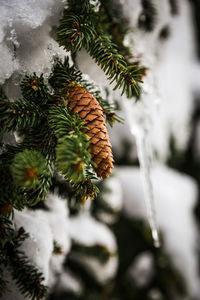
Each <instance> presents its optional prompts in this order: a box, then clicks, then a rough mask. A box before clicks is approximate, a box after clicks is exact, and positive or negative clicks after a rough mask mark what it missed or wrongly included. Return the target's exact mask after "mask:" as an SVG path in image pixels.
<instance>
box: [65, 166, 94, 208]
mask: <svg viewBox="0 0 200 300" xmlns="http://www.w3.org/2000/svg"><path fill="white" fill-rule="evenodd" d="M87 178H88V179H87V180H86V181H84V182H80V183H78V184H74V183H72V182H71V186H70V187H71V189H72V191H73V192H74V195H75V197H76V202H77V203H78V204H84V203H85V202H86V200H87V199H88V198H90V199H92V200H93V199H94V198H95V197H96V195H97V194H98V193H99V189H98V187H97V186H96V185H95V184H94V183H93V182H92V179H97V178H96V177H95V176H94V173H92V172H91V173H90V172H89V173H88V170H87Z"/></svg>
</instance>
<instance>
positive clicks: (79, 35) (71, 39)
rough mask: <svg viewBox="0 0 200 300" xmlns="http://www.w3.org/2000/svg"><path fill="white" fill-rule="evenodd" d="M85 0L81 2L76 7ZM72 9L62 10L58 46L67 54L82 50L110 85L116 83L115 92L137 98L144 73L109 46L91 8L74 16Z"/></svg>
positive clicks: (109, 43) (106, 37)
mask: <svg viewBox="0 0 200 300" xmlns="http://www.w3.org/2000/svg"><path fill="white" fill-rule="evenodd" d="M83 3H87V4H88V5H90V4H89V2H88V1H87V0H85V1H81V3H80V4H79V7H80V8H81V5H83ZM72 10H73V8H72V7H71V6H70V9H68V10H65V12H64V16H63V18H62V20H61V21H60V26H59V27H58V30H57V39H58V42H59V44H60V46H64V47H65V49H66V50H67V51H77V50H80V49H81V48H85V49H86V51H87V52H89V54H90V55H91V57H92V58H93V59H94V60H95V61H96V62H97V64H98V65H99V66H100V67H101V68H102V70H103V71H104V72H105V74H106V75H107V76H108V80H110V83H112V82H114V81H115V86H114V90H115V89H117V88H119V89H121V90H122V93H121V94H124V93H126V95H127V97H132V96H139V94H140V92H141V88H140V86H139V83H141V82H142V80H141V78H142V76H143V73H144V69H143V68H139V67H138V66H137V65H131V66H128V64H127V62H126V61H125V59H124V57H123V56H122V55H120V54H119V53H118V50H117V46H116V45H115V44H114V43H112V40H111V38H110V36H109V35H108V34H107V33H106V32H104V30H103V27H101V26H100V24H99V19H98V17H99V15H98V14H97V13H96V12H95V11H94V9H93V7H92V6H90V9H89V12H88V10H85V11H84V9H83V7H82V9H81V11H82V13H81V14H80V13H79V14H76V11H72Z"/></svg>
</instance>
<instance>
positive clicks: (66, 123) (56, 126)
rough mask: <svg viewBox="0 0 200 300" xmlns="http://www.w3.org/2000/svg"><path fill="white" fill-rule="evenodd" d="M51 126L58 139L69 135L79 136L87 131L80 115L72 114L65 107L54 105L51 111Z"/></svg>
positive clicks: (49, 119) (49, 118) (49, 120)
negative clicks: (83, 131)
mask: <svg viewBox="0 0 200 300" xmlns="http://www.w3.org/2000/svg"><path fill="white" fill-rule="evenodd" d="M48 122H49V126H50V128H51V129H52V131H53V132H54V134H55V135H56V137H57V138H58V139H60V138H63V137H65V136H67V135H69V134H73V133H74V134H79V133H80V132H81V131H82V130H84V129H85V127H84V121H83V120H82V119H81V118H79V116H78V114H77V113H75V114H73V115H71V114H70V110H69V109H68V108H67V107H66V106H65V105H53V106H52V107H51V109H50V110H49V117H48Z"/></svg>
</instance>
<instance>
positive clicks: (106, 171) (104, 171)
mask: <svg viewBox="0 0 200 300" xmlns="http://www.w3.org/2000/svg"><path fill="white" fill-rule="evenodd" d="M66 102H67V105H68V106H69V107H70V108H71V112H72V114H73V113H75V112H78V114H79V117H80V118H81V119H84V120H85V124H84V125H85V126H86V127H87V129H86V130H85V133H86V134H87V135H88V136H89V137H90V142H91V143H90V147H89V151H90V153H91V156H92V160H93V161H94V162H95V163H96V165H97V167H96V170H95V171H96V173H97V176H98V177H102V178H107V177H108V176H109V175H110V173H111V169H112V168H113V154H112V150H111V143H110V138H109V135H108V131H107V128H106V122H105V118H104V116H103V109H102V108H101V106H100V105H99V102H98V101H97V100H96V99H95V98H94V96H93V95H92V94H91V93H89V92H88V91H87V90H86V89H84V88H83V87H82V86H79V85H76V86H72V87H70V89H69V93H68V95H67V100H66Z"/></svg>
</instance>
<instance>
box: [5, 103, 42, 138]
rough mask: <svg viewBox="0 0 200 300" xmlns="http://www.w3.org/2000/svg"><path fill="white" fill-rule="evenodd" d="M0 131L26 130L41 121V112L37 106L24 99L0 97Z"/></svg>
mask: <svg viewBox="0 0 200 300" xmlns="http://www.w3.org/2000/svg"><path fill="white" fill-rule="evenodd" d="M0 116H1V121H0V125H1V129H0V132H1V133H3V132H5V131H16V130H26V129H27V128H32V127H36V126H38V125H39V124H40V123H41V119H42V118H43V113H42V111H41V109H40V107H39V106H37V105H36V104H34V103H27V102H26V101H24V100H21V101H20V100H19V101H15V102H10V101H8V100H3V99H2V98H1V99H0Z"/></svg>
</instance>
